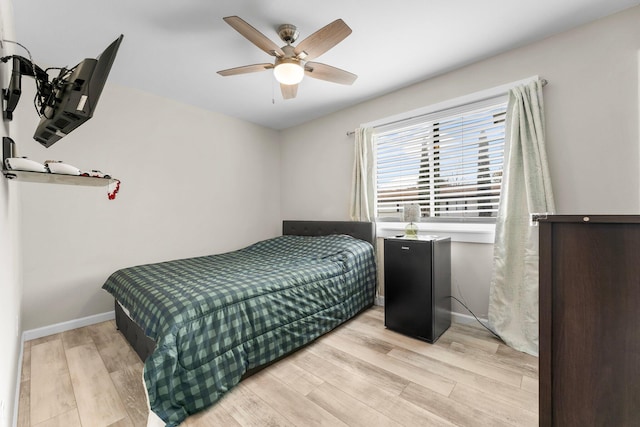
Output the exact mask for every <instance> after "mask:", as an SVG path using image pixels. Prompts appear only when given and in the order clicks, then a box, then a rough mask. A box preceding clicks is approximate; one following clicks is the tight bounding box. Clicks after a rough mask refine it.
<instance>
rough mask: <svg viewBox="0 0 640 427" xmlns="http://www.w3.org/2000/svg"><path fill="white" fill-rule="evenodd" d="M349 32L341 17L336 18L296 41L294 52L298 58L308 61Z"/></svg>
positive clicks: (329, 47) (342, 38)
mask: <svg viewBox="0 0 640 427" xmlns="http://www.w3.org/2000/svg"><path fill="white" fill-rule="evenodd" d="M349 34H351V28H349V26H348V25H347V24H345V23H344V21H343V20H342V19H336V20H335V21H333V22H332V23H331V24H328V25H326V26H324V27H322V28H320V29H319V30H318V31H316V32H315V33H313V34H311V35H310V36H309V37H307V38H306V39H304V40H302V41H301V42H300V43H298V45H297V46H296V47H295V49H294V53H295V54H296V55H297V56H298V57H299V58H300V59H304V60H306V61H309V60H311V59H313V58H317V57H318V56H320V55H322V54H323V53H325V52H326V51H328V50H329V49H331V48H332V47H334V46H335V45H337V44H338V43H340V42H341V41H342V40H344V39H345V38H346V37H347V36H348V35H349ZM301 54H302V55H301Z"/></svg>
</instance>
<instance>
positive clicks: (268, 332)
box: [103, 235, 376, 426]
mask: <svg viewBox="0 0 640 427" xmlns="http://www.w3.org/2000/svg"><path fill="white" fill-rule="evenodd" d="M375 276H376V269H375V257H374V252H373V248H372V246H371V245H370V244H369V243H367V242H364V241H362V240H357V239H354V238H352V237H350V236H344V235H331V236H321V237H303V236H281V237H276V238H273V239H269V240H265V241H262V242H258V243H256V244H254V245H252V246H249V247H247V248H244V249H240V250H238V251H234V252H229V253H225V254H219V255H211V256H205V257H198V258H189V259H182V260H176V261H170V262H163V263H158V264H149V265H141V266H137V267H131V268H125V269H122V270H118V271H117V272H115V273H113V274H112V275H111V276H110V277H109V278H108V279H107V281H106V282H105V284H104V285H103V289H105V290H107V291H108V292H109V293H111V294H112V295H113V296H114V297H115V298H116V300H118V301H119V302H120V303H121V304H122V305H123V306H124V307H125V308H126V309H127V310H128V311H129V313H130V316H131V317H132V319H133V320H134V321H135V322H136V323H137V324H138V325H140V326H142V327H143V329H144V330H145V333H146V334H147V336H149V337H150V338H152V339H153V340H154V341H155V342H156V344H157V346H156V349H155V351H154V352H153V353H152V354H151V355H150V356H149V357H148V358H147V360H146V362H145V366H144V380H145V383H146V386H147V391H148V393H149V401H150V404H151V409H152V410H153V411H154V412H155V413H156V414H157V415H158V416H159V417H160V418H162V419H163V420H164V421H165V422H166V423H167V426H176V425H178V424H179V423H180V422H181V421H183V420H184V419H185V418H186V417H187V416H188V415H190V414H193V413H196V412H198V411H200V410H202V409H204V408H206V407H208V406H210V405H211V404H213V403H215V402H216V401H217V400H218V399H220V398H221V397H222V396H223V395H224V394H225V393H226V392H227V391H229V390H230V389H231V388H232V387H233V386H235V385H236V384H237V383H238V382H239V381H240V378H241V377H242V375H243V374H244V373H245V372H246V371H247V370H248V369H251V368H254V367H257V366H260V365H263V364H265V363H268V362H270V361H273V360H274V359H276V358H278V357H280V356H282V355H284V354H286V353H288V352H291V351H292V350H294V349H296V348H298V347H301V346H302V345H304V344H306V343H308V342H310V341H312V340H313V339H315V338H317V337H318V336H320V335H322V334H324V333H326V332H328V331H330V330H331V329H333V328H335V327H336V326H338V325H339V324H341V323H342V322H344V321H346V320H348V319H349V318H351V317H353V316H354V315H355V314H357V313H358V312H359V311H360V310H361V309H363V308H364V307H366V306H368V305H370V304H372V303H373V299H374V293H375V281H376V277H375Z"/></svg>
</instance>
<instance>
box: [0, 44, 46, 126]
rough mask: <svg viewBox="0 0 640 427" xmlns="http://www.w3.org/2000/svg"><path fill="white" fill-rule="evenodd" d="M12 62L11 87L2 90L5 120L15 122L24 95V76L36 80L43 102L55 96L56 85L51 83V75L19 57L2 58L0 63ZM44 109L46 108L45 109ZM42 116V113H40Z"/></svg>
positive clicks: (39, 95)
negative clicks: (15, 112) (14, 115)
mask: <svg viewBox="0 0 640 427" xmlns="http://www.w3.org/2000/svg"><path fill="white" fill-rule="evenodd" d="M9 60H12V65H13V69H12V70H11V80H10V81H9V87H8V88H7V89H3V90H2V99H3V101H4V108H3V110H4V118H5V119H6V120H13V111H14V110H15V109H16V106H17V105H18V101H19V100H20V95H21V94H22V76H29V77H33V78H34V79H35V80H36V89H37V95H36V97H39V98H40V99H41V100H42V99H46V100H48V99H49V98H50V97H51V96H52V94H53V88H54V85H53V84H52V83H51V82H49V75H48V74H47V73H46V71H44V70H43V69H42V68H40V67H38V66H37V65H36V64H34V63H33V62H31V61H30V60H28V59H27V58H25V57H22V56H19V55H10V56H5V57H2V58H0V61H2V62H4V63H7V62H9ZM43 108H44V107H43ZM40 114H42V111H40Z"/></svg>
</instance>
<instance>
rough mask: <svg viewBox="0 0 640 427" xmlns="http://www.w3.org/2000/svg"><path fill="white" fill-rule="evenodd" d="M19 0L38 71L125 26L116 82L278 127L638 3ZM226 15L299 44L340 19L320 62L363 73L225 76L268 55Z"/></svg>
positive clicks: (74, 58) (18, 13)
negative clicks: (342, 33) (287, 87)
mask: <svg viewBox="0 0 640 427" xmlns="http://www.w3.org/2000/svg"><path fill="white" fill-rule="evenodd" d="M0 1H10V0H0ZM12 1H13V8H14V17H15V33H16V38H17V41H19V42H21V43H22V44H24V45H25V46H26V47H27V48H29V49H30V51H31V53H32V55H33V59H34V62H36V63H37V64H38V65H40V66H42V67H45V66H58V67H62V66H73V65H75V64H76V63H78V62H79V61H80V60H82V59H83V58H85V57H95V56H97V55H98V54H99V53H100V52H101V51H102V50H103V49H104V48H105V47H106V46H107V45H108V44H109V43H110V42H111V41H113V40H114V39H115V38H116V37H117V36H118V35H119V34H120V33H122V34H124V36H125V37H124V41H123V43H122V45H121V47H120V51H119V52H118V57H117V58H116V60H115V63H114V66H113V69H112V71H111V75H110V76H109V81H110V82H113V83H118V84H121V85H125V86H129V87H134V88H137V89H140V90H143V91H146V92H151V93H155V94H158V95H161V96H164V97H168V98H173V99H176V100H179V101H181V102H184V103H187V104H192V105H195V106H197V107H201V108H204V109H207V110H212V111H217V112H220V113H223V114H227V115H229V116H234V117H238V118H241V119H244V120H248V121H250V122H254V123H258V124H260V125H264V126H267V127H270V128H274V129H284V128H287V127H290V126H294V125H297V124H300V123H303V122H305V121H308V120H311V119H314V118H317V117H320V116H323V115H325V114H328V113H330V112H333V111H337V110H340V109H343V108H345V107H348V106H351V105H354V104H357V103H360V102H362V101H364V100H367V99H371V98H374V97H378V96H380V95H383V94H385V93H388V92H392V91H394V90H396V89H398V88H401V87H404V86H408V85H410V84H412V83H415V82H418V81H421V80H424V79H427V78H429V77H433V76H435V75H438V74H441V73H444V72H447V71H449V70H452V69H455V68H458V67H461V66H463V65H465V64H469V63H473V62H475V61H478V60H481V59H483V58H487V57H490V56H493V55H495V54H498V53H500V52H504V51H507V50H509V49H512V48H514V47H518V46H522V45H525V44H528V43H530V42H533V41H536V40H539V39H542V38H545V37H547V36H549V35H552V34H556V33H559V32H562V31H565V30H567V29H569V28H572V27H575V26H578V25H580V24H583V23H586V22H590V21H593V20H595V19H598V18H600V17H603V16H606V15H610V14H612V13H615V12H618V11H620V10H623V9H626V8H629V7H632V6H634V5H638V4H640V0H536V1H525V0H520V1H514V0H396V1H390V0H369V1H366V2H365V1H358V2H356V1H355V0H323V1H316V2H310V1H292V0H286V1H285V0H268V1H266V0H217V1H214V0H183V1H175V0H172V1H169V0H102V1H90V0H55V1H44V0H12ZM230 15H238V16H240V17H241V18H243V19H244V20H245V21H247V22H248V23H250V24H251V25H253V26H254V27H255V28H257V29H258V30H259V31H261V32H262V33H263V34H265V35H266V36H267V37H269V38H270V39H272V40H273V41H274V42H276V43H277V44H278V45H282V44H284V43H282V42H281V41H280V40H279V38H278V36H277V34H276V30H275V29H276V28H277V27H278V26H279V25H280V24H283V23H289V24H294V25H296V26H298V29H299V31H300V37H299V39H298V42H299V41H301V40H302V39H304V38H305V37H307V36H309V35H310V34H311V33H313V32H315V31H316V30H318V29H320V28H321V27H323V26H324V25H326V24H328V23H329V22H331V21H333V20H335V19H337V18H342V19H343V20H344V21H345V22H346V23H347V24H348V25H349V26H350V27H351V28H352V30H353V33H352V34H351V35H350V36H349V37H347V38H346V39H345V40H344V41H342V42H341V43H340V44H338V45H337V46H335V47H334V48H333V49H331V50H330V51H329V52H327V53H325V54H324V55H322V56H320V57H318V58H317V59H316V60H315V61H317V62H322V63H326V64H329V65H332V66H334V67H338V68H342V69H345V70H347V71H350V72H352V73H355V74H357V75H358V79H357V80H356V82H355V83H354V84H353V86H342V85H338V84H334V83H329V82H325V81H321V80H316V79H310V78H305V79H304V80H303V82H302V83H301V84H300V87H299V89H298V96H297V98H295V99H292V100H286V101H285V100H283V99H282V97H281V95H280V89H279V86H278V85H277V84H276V82H275V80H274V78H273V74H272V72H271V71H264V72H260V73H253V74H245V75H239V76H231V77H222V76H219V75H218V74H216V71H218V70H221V69H226V68H232V67H236V66H241V65H248V64H254V63H262V62H272V58H271V57H270V56H268V55H267V54H266V53H264V52H263V51H261V50H260V49H258V48H257V47H256V46H254V45H253V44H251V43H250V42H249V41H248V40H246V39H245V38H243V37H242V36H241V35H240V34H239V33H238V32H236V31H235V30H234V29H233V28H231V27H230V26H229V25H227V24H226V23H225V22H224V21H223V20H222V18H223V17H225V16H230ZM16 53H18V54H23V55H24V56H26V55H25V54H24V53H20V51H19V50H17V51H16ZM23 84H29V83H28V82H23ZM98 111H99V108H98ZM143 113H144V112H141V114H143ZM98 114H99V113H98Z"/></svg>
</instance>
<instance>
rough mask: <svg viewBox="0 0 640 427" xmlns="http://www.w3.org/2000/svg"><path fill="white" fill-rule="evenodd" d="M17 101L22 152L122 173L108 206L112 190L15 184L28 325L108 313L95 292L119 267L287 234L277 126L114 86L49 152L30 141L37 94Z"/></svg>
mask: <svg viewBox="0 0 640 427" xmlns="http://www.w3.org/2000/svg"><path fill="white" fill-rule="evenodd" d="M114 66H117V62H116V64H115V65H114ZM24 86H27V85H26V84H25V85H24ZM31 86H32V85H29V89H30V90H31V89H32V87H31ZM25 89H26V88H25ZM22 98H23V101H22V102H21V103H20V105H19V106H18V108H19V110H20V111H19V115H17V119H16V121H18V122H19V123H20V126H19V133H18V137H19V139H17V141H19V144H18V150H19V155H21V156H22V155H26V156H28V157H29V158H31V159H33V160H37V161H40V162H44V161H45V160H47V159H54V160H63V161H65V162H67V163H69V164H72V165H74V166H77V167H79V168H80V169H99V170H102V171H104V172H109V173H110V174H112V175H113V176H114V177H117V178H119V179H120V180H122V187H121V190H120V193H119V194H118V195H117V198H116V199H115V200H112V201H110V200H108V199H107V188H106V187H102V188H96V187H75V186H65V185H52V184H35V183H19V184H18V185H20V190H21V200H22V204H23V221H22V229H21V241H22V246H23V254H24V256H23V258H24V300H23V308H24V317H25V321H24V327H25V329H27V330H29V329H33V328H38V327H42V326H48V325H51V324H55V323H60V322H63V321H67V320H72V319H78V318H82V317H86V316H89V315H94V314H99V313H104V312H108V311H110V310H113V300H112V298H111V297H110V295H108V294H107V293H106V292H105V291H103V290H102V289H101V288H100V287H101V286H102V284H103V283H104V281H105V279H106V278H107V277H108V276H109V274H111V273H112V272H113V271H115V270H117V269H119V268H122V267H127V266H131V265H136V264H142V263H150V262H157V261H164V260H170V259H176V258H185V257H191V256H197V255H208V254H212V253H219V252H225V251H229V250H233V249H237V248H240V247H242V246H245V245H247V244H249V243H252V242H255V241H256V240H260V239H263V238H268V237H272V236H275V235H277V234H278V233H279V232H280V203H279V201H280V175H279V170H280V157H279V156H280V154H279V149H278V143H279V133H278V132H276V131H272V130H268V129H265V128H262V127H260V126H256V125H253V124H249V123H247V122H243V121H241V120H237V119H232V118H229V117H226V116H222V115H220V114H216V113H213V112H208V111H204V110H202V109H199V108H195V107H190V106H187V105H184V104H181V103H178V102H174V101H171V100H168V99H164V98H161V97H157V96H153V95H149V94H146V93H143V92H140V91H136V90H133V89H128V88H123V87H119V86H115V85H109V84H108V85H107V86H106V87H105V91H104V92H103V94H102V97H101V99H100V104H99V105H98V108H97V110H96V113H95V116H94V117H93V118H92V119H91V120H89V121H88V122H86V123H85V124H84V125H83V126H81V127H79V128H78V129H76V130H75V131H74V132H72V133H70V134H69V135H68V136H67V137H65V138H63V139H62V140H60V141H58V142H57V143H56V144H54V145H53V146H51V147H50V148H48V149H45V148H42V147H41V146H40V145H39V144H38V143H36V142H35V141H33V139H32V135H33V130H34V129H35V126H36V123H37V115H36V113H35V112H34V111H33V106H32V105H31V103H30V102H28V101H30V99H31V98H32V94H29V93H24V94H23V95H22Z"/></svg>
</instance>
